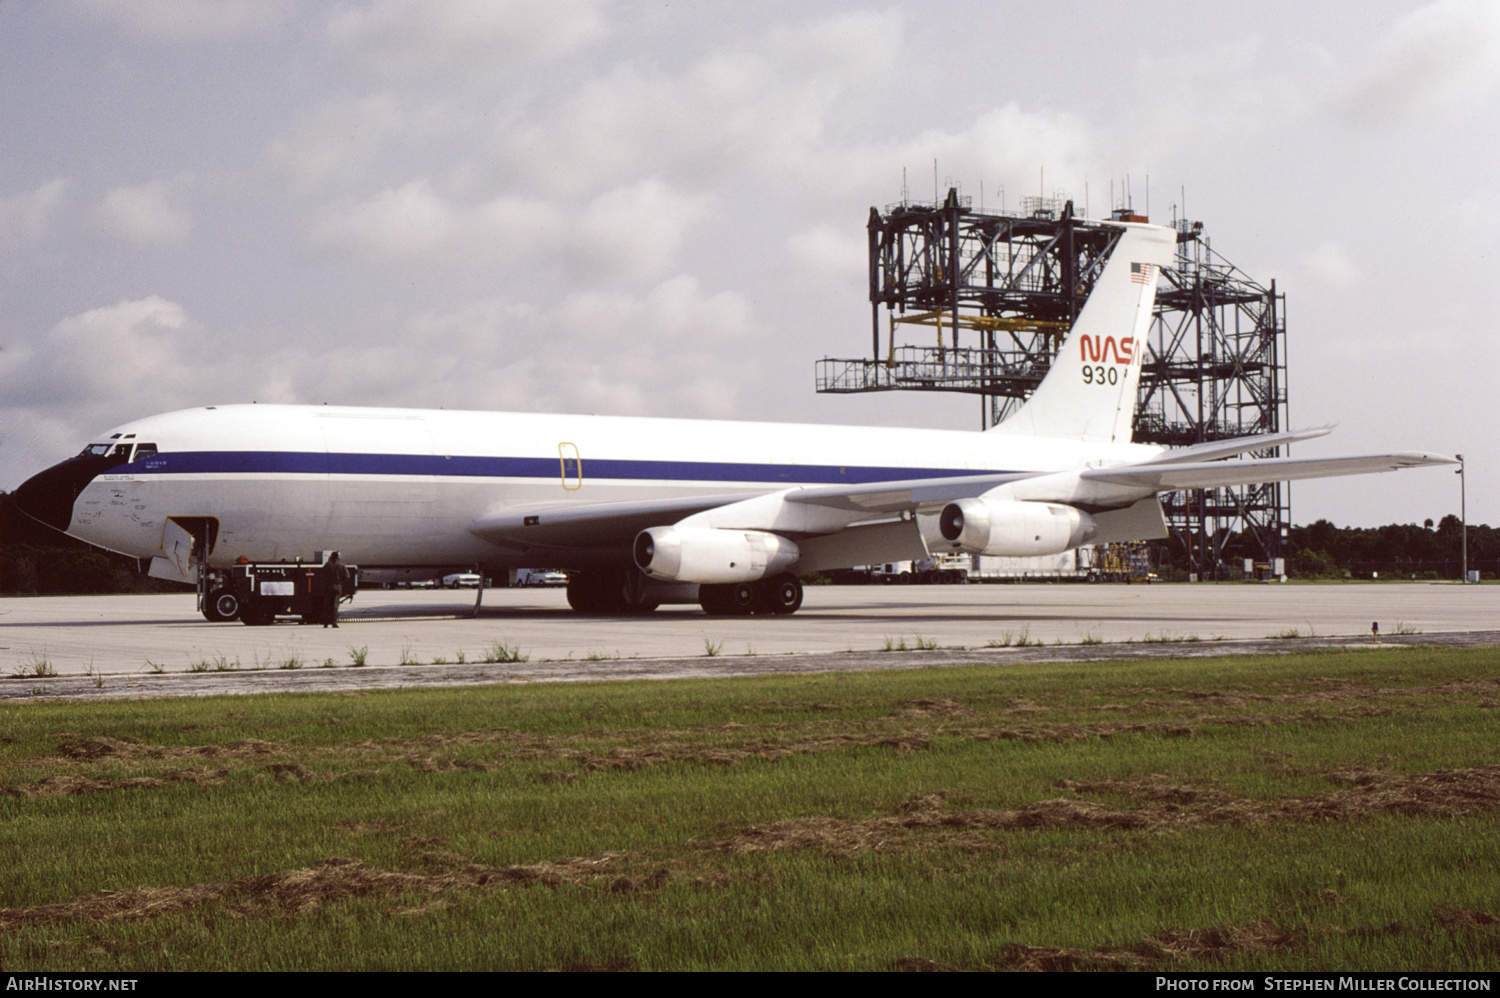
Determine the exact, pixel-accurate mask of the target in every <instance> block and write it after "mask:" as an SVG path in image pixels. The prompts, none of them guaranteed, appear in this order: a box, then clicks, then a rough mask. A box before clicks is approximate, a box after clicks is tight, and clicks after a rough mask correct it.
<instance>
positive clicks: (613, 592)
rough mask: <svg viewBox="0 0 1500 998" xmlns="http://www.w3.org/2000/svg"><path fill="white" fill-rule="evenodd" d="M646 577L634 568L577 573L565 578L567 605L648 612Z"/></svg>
mask: <svg viewBox="0 0 1500 998" xmlns="http://www.w3.org/2000/svg"><path fill="white" fill-rule="evenodd" d="M647 592H648V590H647V588H646V577H645V576H644V575H642V574H641V573H640V572H639V571H638V570H636V569H635V568H634V567H631V568H628V569H615V570H605V571H601V572H580V573H578V574H576V575H573V576H570V577H569V579H568V605H569V606H571V607H572V608H573V609H574V610H576V611H577V612H579V613H630V614H637V613H651V612H652V611H653V610H655V609H656V608H657V607H658V606H660V605H661V604H660V603H658V602H657V601H655V600H652V599H650V598H649V597H648V596H647Z"/></svg>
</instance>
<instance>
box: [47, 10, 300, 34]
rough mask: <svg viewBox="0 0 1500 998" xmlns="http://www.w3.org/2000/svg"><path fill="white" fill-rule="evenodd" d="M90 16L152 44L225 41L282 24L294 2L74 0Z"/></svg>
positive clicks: (82, 11)
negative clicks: (103, 19) (117, 26)
mask: <svg viewBox="0 0 1500 998" xmlns="http://www.w3.org/2000/svg"><path fill="white" fill-rule="evenodd" d="M73 2H74V6H75V7H76V9H77V10H78V11H79V12H80V13H82V14H85V15H88V16H97V17H102V18H106V19H108V20H110V21H113V22H115V23H116V24H118V25H119V26H120V27H122V28H124V29H125V30H127V31H129V32H130V33H131V34H133V35H135V36H137V37H139V38H144V39H146V40H148V41H153V42H168V43H177V42H197V41H205V40H211V41H224V40H227V39H231V38H237V37H241V36H244V35H250V34H257V33H260V32H263V31H269V30H270V29H272V28H275V27H277V26H279V25H280V24H281V22H282V21H283V20H284V19H285V18H286V15H287V11H288V9H289V8H290V6H291V0H73Z"/></svg>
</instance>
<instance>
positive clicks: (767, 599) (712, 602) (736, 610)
mask: <svg viewBox="0 0 1500 998" xmlns="http://www.w3.org/2000/svg"><path fill="white" fill-rule="evenodd" d="M698 603H699V604H700V605H701V606H702V607H703V612H704V613H707V614H711V615H713V616H715V617H730V616H734V615H736V614H746V613H762V614H764V613H778V614H788V613H796V612H797V610H798V609H800V608H801V606H802V581H801V580H800V579H798V578H797V577H796V576H795V575H792V574H791V573H790V572H785V573H782V574H781V575H776V576H772V577H771V578H769V579H761V580H760V581H759V582H734V583H725V584H722V585H712V586H699V587H698Z"/></svg>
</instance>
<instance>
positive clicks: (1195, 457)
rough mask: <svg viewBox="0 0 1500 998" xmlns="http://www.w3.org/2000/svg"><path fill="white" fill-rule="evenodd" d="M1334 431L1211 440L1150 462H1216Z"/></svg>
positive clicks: (1320, 428)
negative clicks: (1223, 458) (1224, 458)
mask: <svg viewBox="0 0 1500 998" xmlns="http://www.w3.org/2000/svg"><path fill="white" fill-rule="evenodd" d="M1332 432H1333V427H1332V426H1318V427H1314V428H1313V429H1310V430H1291V431H1288V432H1286V433H1260V434H1257V435H1255V436H1251V437H1233V438H1231V439H1229V440H1212V441H1209V442H1208V443H1202V444H1193V445H1192V446H1191V447H1181V448H1178V449H1177V450H1174V451H1170V452H1168V453H1166V454H1163V455H1161V456H1160V457H1154V458H1152V459H1151V463H1152V464H1188V463H1190V462H1194V461H1216V460H1218V459H1219V458H1221V457H1234V456H1235V455H1236V454H1244V453H1247V452H1249V451H1253V450H1270V449H1271V448H1273V447H1285V446H1286V445H1287V444H1294V443H1297V442H1298V441H1300V440H1312V439H1315V438H1317V437H1326V436H1328V434H1330V433H1332Z"/></svg>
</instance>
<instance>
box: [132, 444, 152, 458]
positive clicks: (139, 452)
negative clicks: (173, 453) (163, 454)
mask: <svg viewBox="0 0 1500 998" xmlns="http://www.w3.org/2000/svg"><path fill="white" fill-rule="evenodd" d="M155 453H156V445H155V444H136V445H135V459H136V460H137V461H139V460H141V458H145V457H150V456H151V455H152V454H155Z"/></svg>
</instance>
